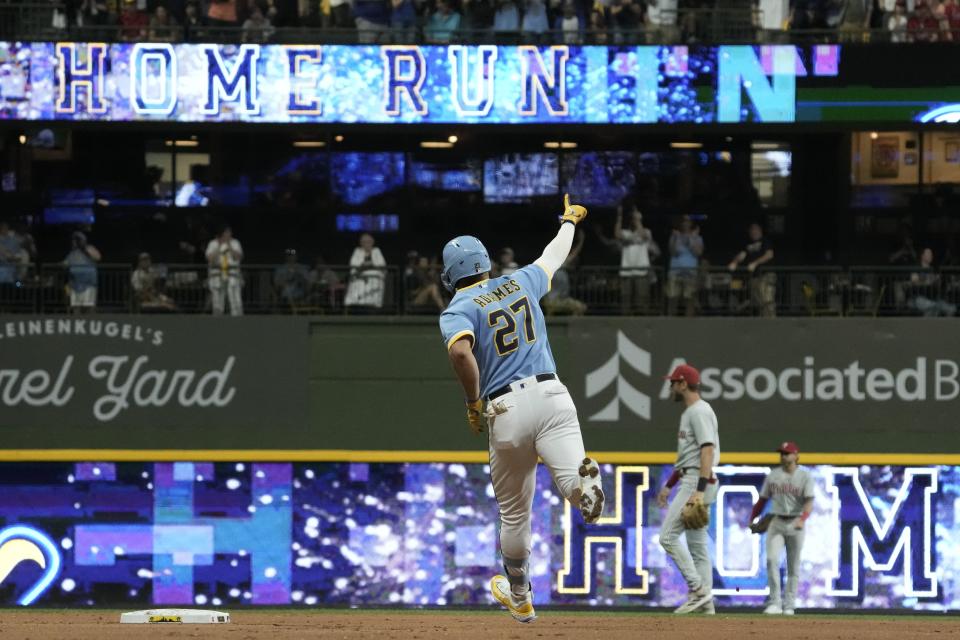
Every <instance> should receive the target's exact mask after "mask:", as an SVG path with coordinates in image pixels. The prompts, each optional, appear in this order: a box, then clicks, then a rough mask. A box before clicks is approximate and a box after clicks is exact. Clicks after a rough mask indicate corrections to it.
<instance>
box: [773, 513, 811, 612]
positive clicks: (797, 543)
mask: <svg viewBox="0 0 960 640" xmlns="http://www.w3.org/2000/svg"><path fill="white" fill-rule="evenodd" d="M794 520H795V518H790V519H787V518H780V517H776V518H774V519H773V520H772V521H771V522H770V528H769V529H767V585H769V587H770V595H769V596H768V600H767V604H780V556H781V554H782V553H783V548H784V547H786V548H787V589H786V591H785V592H784V594H783V608H784V609H796V604H797V587H798V586H799V584H800V552H801V551H802V550H803V538H804V533H805V531H804V529H795V528H794V527H793V522H794Z"/></svg>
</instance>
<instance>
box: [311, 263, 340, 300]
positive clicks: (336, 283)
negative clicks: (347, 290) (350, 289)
mask: <svg viewBox="0 0 960 640" xmlns="http://www.w3.org/2000/svg"><path fill="white" fill-rule="evenodd" d="M307 286H308V293H307V299H308V301H309V302H310V304H311V305H317V306H319V307H321V308H324V309H331V310H333V309H336V308H337V296H338V294H339V293H340V292H341V291H343V283H342V282H341V281H340V276H338V275H337V272H336V271H334V270H333V269H332V268H331V267H329V266H328V265H327V261H326V260H324V259H323V256H317V259H316V260H314V262H313V268H312V269H310V273H309V274H307Z"/></svg>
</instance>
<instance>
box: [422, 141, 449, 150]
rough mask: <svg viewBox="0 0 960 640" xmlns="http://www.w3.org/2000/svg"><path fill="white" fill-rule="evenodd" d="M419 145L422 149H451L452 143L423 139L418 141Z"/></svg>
mask: <svg viewBox="0 0 960 640" xmlns="http://www.w3.org/2000/svg"><path fill="white" fill-rule="evenodd" d="M420 146H421V147H422V148H424V149H452V148H453V143H452V142H444V141H443V140H424V141H423V142H421V143H420Z"/></svg>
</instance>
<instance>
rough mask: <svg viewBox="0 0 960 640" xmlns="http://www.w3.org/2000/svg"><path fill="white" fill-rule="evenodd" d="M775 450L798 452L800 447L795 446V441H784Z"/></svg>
mask: <svg viewBox="0 0 960 640" xmlns="http://www.w3.org/2000/svg"><path fill="white" fill-rule="evenodd" d="M777 451H779V452H780V453H800V447H798V446H797V443H796V442H784V443H783V444H781V445H780V448H779V449H777Z"/></svg>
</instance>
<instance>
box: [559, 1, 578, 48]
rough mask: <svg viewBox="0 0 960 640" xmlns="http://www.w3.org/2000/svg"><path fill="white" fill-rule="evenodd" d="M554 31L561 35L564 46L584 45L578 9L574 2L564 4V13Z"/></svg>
mask: <svg viewBox="0 0 960 640" xmlns="http://www.w3.org/2000/svg"><path fill="white" fill-rule="evenodd" d="M554 29H555V30H556V31H558V32H559V33H560V34H561V42H563V44H582V43H583V37H582V34H581V29H580V17H579V16H577V8H576V7H575V6H574V4H573V3H572V2H565V3H564V4H563V12H562V14H561V15H560V16H559V17H558V18H557V22H556V25H554Z"/></svg>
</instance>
